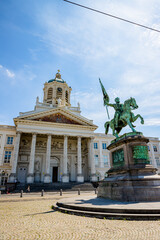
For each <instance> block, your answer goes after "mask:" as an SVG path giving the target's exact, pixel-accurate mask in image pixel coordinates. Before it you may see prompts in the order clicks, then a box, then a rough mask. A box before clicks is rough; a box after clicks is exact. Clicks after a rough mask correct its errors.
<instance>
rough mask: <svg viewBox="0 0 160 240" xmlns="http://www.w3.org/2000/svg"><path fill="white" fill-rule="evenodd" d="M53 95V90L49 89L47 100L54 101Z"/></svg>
mask: <svg viewBox="0 0 160 240" xmlns="http://www.w3.org/2000/svg"><path fill="white" fill-rule="evenodd" d="M52 94H53V88H49V89H48V95H47V99H52Z"/></svg>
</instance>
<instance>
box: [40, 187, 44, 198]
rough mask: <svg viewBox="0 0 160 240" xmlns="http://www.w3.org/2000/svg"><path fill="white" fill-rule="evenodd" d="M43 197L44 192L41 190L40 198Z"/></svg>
mask: <svg viewBox="0 0 160 240" xmlns="http://www.w3.org/2000/svg"><path fill="white" fill-rule="evenodd" d="M43 196H44V190H43V189H42V192H41V197H43Z"/></svg>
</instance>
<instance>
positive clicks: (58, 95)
mask: <svg viewBox="0 0 160 240" xmlns="http://www.w3.org/2000/svg"><path fill="white" fill-rule="evenodd" d="M71 90H72V88H71V87H69V86H68V84H67V83H66V82H65V81H64V80H63V79H62V78H61V74H60V70H58V72H57V73H56V75H55V78H54V79H51V80H49V81H48V82H46V83H45V84H44V88H43V91H44V97H43V103H50V104H52V105H54V106H58V107H59V106H71V104H70V94H71Z"/></svg>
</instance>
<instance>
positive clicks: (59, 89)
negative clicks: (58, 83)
mask: <svg viewBox="0 0 160 240" xmlns="http://www.w3.org/2000/svg"><path fill="white" fill-rule="evenodd" d="M56 98H57V99H58V98H62V88H60V87H58V88H57V93H56Z"/></svg>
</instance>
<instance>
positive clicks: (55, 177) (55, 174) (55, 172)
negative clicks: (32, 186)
mask: <svg viewBox="0 0 160 240" xmlns="http://www.w3.org/2000/svg"><path fill="white" fill-rule="evenodd" d="M57 181H58V167H53V172H52V182H57Z"/></svg>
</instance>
